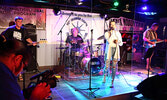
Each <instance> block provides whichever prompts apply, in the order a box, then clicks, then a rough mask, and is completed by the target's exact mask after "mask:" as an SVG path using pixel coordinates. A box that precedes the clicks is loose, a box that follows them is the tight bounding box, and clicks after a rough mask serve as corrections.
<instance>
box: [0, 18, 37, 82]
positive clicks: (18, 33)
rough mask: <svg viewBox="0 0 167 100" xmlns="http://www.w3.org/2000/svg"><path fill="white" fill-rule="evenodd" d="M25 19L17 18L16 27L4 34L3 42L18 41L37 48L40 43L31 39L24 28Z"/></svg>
mask: <svg viewBox="0 0 167 100" xmlns="http://www.w3.org/2000/svg"><path fill="white" fill-rule="evenodd" d="M22 22H23V18H22V17H19V16H17V17H15V25H12V26H9V27H8V28H7V29H6V30H5V31H4V32H3V33H2V34H1V37H3V39H2V41H3V42H6V41H7V40H11V39H17V40H20V41H22V42H23V43H25V44H27V45H33V46H36V45H37V44H38V43H37V42H34V41H32V40H31V38H29V35H28V32H27V30H26V28H24V27H23V26H22ZM19 80H20V81H22V80H23V78H22V75H21V74H19Z"/></svg>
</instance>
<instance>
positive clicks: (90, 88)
mask: <svg viewBox="0 0 167 100" xmlns="http://www.w3.org/2000/svg"><path fill="white" fill-rule="evenodd" d="M92 41H93V29H91V55H90V58H91V59H92V48H93V46H92ZM91 62H92V61H91V60H90V62H89V66H90V67H89V72H90V74H89V75H90V76H89V88H87V89H75V91H79V90H89V91H90V92H89V94H90V95H92V96H93V97H94V98H96V96H95V94H94V92H96V91H97V90H99V89H100V88H92V87H91V85H92V80H91V79H92V78H91V77H92V68H91V67H92V66H91V64H92V63H91ZM93 90H94V91H93Z"/></svg>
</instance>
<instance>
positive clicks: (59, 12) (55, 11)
mask: <svg viewBox="0 0 167 100" xmlns="http://www.w3.org/2000/svg"><path fill="white" fill-rule="evenodd" d="M53 12H54V14H55V15H60V14H61V10H60V8H59V7H55V8H53Z"/></svg>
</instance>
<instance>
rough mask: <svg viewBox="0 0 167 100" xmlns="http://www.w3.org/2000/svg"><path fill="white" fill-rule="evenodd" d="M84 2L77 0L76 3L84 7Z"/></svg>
mask: <svg viewBox="0 0 167 100" xmlns="http://www.w3.org/2000/svg"><path fill="white" fill-rule="evenodd" d="M82 1H83V0H75V2H76V4H77V5H82V4H83V3H82Z"/></svg>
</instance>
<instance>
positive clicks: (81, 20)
mask: <svg viewBox="0 0 167 100" xmlns="http://www.w3.org/2000/svg"><path fill="white" fill-rule="evenodd" d="M46 22H47V23H46V33H47V40H48V41H50V42H57V43H58V42H59V41H60V39H61V35H60V34H62V40H63V42H64V41H65V40H66V38H67V36H68V35H71V29H72V28H74V27H77V28H78V29H79V35H80V36H81V37H82V38H83V40H84V41H88V40H89V41H90V39H91V34H93V44H98V43H103V42H104V40H101V41H100V40H97V38H98V37H100V36H102V35H104V19H101V18H100V16H99V14H97V13H86V12H76V11H67V10H62V11H61V15H58V16H56V15H54V13H53V10H52V9H47V13H46ZM91 30H93V32H92V33H91Z"/></svg>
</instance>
